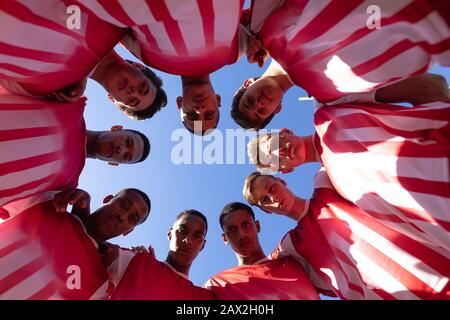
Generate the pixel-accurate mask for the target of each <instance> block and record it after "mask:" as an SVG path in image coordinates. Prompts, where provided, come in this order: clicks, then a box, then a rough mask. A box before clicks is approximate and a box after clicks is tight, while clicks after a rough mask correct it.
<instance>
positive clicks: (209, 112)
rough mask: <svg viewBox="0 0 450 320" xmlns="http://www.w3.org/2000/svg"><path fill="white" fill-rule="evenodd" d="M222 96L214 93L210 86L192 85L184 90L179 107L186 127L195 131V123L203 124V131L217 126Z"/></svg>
mask: <svg viewBox="0 0 450 320" xmlns="http://www.w3.org/2000/svg"><path fill="white" fill-rule="evenodd" d="M219 104H220V96H219V95H216V94H215V93H214V90H213V88H212V87H211V85H210V84H205V83H196V84H190V85H188V86H186V87H185V88H184V89H183V97H182V98H181V97H178V99H177V105H178V108H179V109H180V113H181V117H182V119H183V121H184V123H185V126H186V127H188V128H190V129H192V130H194V121H201V122H202V128H201V129H202V131H206V130H208V129H213V128H215V127H216V126H217V118H218V116H219Z"/></svg>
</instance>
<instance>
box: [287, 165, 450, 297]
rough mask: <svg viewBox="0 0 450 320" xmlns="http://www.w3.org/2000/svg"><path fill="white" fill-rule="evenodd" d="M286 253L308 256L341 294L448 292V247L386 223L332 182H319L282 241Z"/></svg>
mask: <svg viewBox="0 0 450 320" xmlns="http://www.w3.org/2000/svg"><path fill="white" fill-rule="evenodd" d="M319 174H325V172H324V171H323V172H320V173H319ZM283 254H290V255H292V256H294V257H297V258H299V257H301V258H304V259H306V260H307V261H308V263H309V264H310V265H311V266H312V268H313V269H314V270H315V272H316V273H317V274H318V275H319V277H320V278H321V279H322V280H324V281H325V282H327V283H328V284H329V286H330V287H332V288H333V290H334V292H335V293H336V294H337V295H338V296H339V297H340V298H342V299H444V298H446V294H448V292H447V289H446V286H447V288H448V282H449V276H450V262H449V255H448V252H447V253H446V252H437V251H435V250H434V249H433V248H430V247H427V246H425V245H423V244H421V243H420V242H418V241H415V240H413V239H411V238H409V237H407V236H405V235H403V234H401V233H400V232H398V231H396V230H394V229H391V228H389V227H387V226H385V225H383V224H382V223H380V222H378V221H377V220H376V219H374V218H372V217H371V216H370V215H369V214H367V213H366V212H364V211H363V210H361V209H359V208H357V207H356V206H355V205H353V204H352V203H350V202H348V201H346V200H345V199H343V198H342V197H340V196H339V195H338V194H337V193H336V191H335V190H334V189H332V188H316V190H315V192H314V195H313V198H312V199H311V202H310V207H309V211H308V214H307V215H306V216H305V217H304V218H303V219H302V220H301V221H300V222H299V223H298V225H297V227H296V228H294V229H293V230H291V231H289V232H288V233H287V234H286V236H285V237H284V238H283V240H282V241H281V242H280V245H279V247H278V255H281V256H282V255H283ZM447 298H448V296H447Z"/></svg>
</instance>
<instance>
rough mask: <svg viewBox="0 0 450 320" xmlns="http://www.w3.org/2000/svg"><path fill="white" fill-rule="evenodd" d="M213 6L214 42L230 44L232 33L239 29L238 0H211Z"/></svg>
mask: <svg viewBox="0 0 450 320" xmlns="http://www.w3.org/2000/svg"><path fill="white" fill-rule="evenodd" d="M213 6H214V41H215V44H216V45H217V46H218V45H231V41H232V40H233V37H234V35H235V34H236V32H237V31H238V30H239V29H238V24H239V16H240V3H239V0H232V1H229V0H228V1H213Z"/></svg>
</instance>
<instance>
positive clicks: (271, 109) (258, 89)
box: [238, 77, 283, 124]
mask: <svg viewBox="0 0 450 320" xmlns="http://www.w3.org/2000/svg"><path fill="white" fill-rule="evenodd" d="M244 87H247V90H246V91H245V93H244V94H243V95H242V98H241V101H240V102H239V107H238V108H239V111H240V112H241V113H243V114H245V115H246V116H247V118H248V119H250V121H251V122H252V123H258V124H261V123H262V122H264V120H266V119H267V118H268V117H270V116H271V115H272V114H274V113H277V112H279V111H280V110H281V100H282V98H283V91H281V88H280V86H279V85H278V83H277V82H276V81H275V80H273V79H271V78H267V77H265V78H260V79H258V80H256V81H253V80H252V79H248V80H246V81H245V82H244Z"/></svg>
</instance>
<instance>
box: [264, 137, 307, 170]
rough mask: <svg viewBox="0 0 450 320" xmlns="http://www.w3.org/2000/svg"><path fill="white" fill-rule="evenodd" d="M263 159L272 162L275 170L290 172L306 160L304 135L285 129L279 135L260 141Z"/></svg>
mask: <svg viewBox="0 0 450 320" xmlns="http://www.w3.org/2000/svg"><path fill="white" fill-rule="evenodd" d="M259 152H260V158H261V160H264V161H265V164H270V169H272V170H273V171H281V172H290V171H292V170H293V169H294V168H295V167H297V166H299V165H301V164H302V163H304V162H305V154H306V153H305V152H306V150H305V144H304V141H303V138H302V137H299V136H296V135H294V134H293V132H292V131H291V130H288V129H283V130H281V131H280V134H279V135H272V136H271V137H270V138H268V139H264V140H262V141H261V142H260V145H259Z"/></svg>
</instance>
